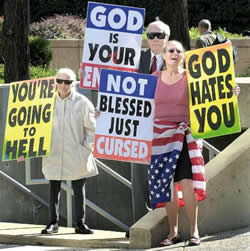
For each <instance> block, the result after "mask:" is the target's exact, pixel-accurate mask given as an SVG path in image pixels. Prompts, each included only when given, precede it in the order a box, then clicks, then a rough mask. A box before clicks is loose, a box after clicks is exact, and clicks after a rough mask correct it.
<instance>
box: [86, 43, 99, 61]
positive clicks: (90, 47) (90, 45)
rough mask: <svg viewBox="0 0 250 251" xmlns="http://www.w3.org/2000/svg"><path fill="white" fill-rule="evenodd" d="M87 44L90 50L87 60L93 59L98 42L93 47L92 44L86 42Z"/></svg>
mask: <svg viewBox="0 0 250 251" xmlns="http://www.w3.org/2000/svg"><path fill="white" fill-rule="evenodd" d="M88 46H89V52H90V57H89V60H90V61H93V60H94V58H95V55H96V52H97V49H98V47H99V44H95V47H94V48H93V44H88Z"/></svg>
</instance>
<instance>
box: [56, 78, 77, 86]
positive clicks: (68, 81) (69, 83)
mask: <svg viewBox="0 0 250 251" xmlns="http://www.w3.org/2000/svg"><path fill="white" fill-rule="evenodd" d="M56 82H57V84H59V85H61V84H62V83H64V84H65V85H71V84H72V83H73V80H68V79H56Z"/></svg>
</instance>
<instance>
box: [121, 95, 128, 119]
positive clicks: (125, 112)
mask: <svg viewBox="0 0 250 251" xmlns="http://www.w3.org/2000/svg"><path fill="white" fill-rule="evenodd" d="M128 101H129V99H128V98H125V99H123V102H122V104H123V108H124V109H123V111H122V114H123V115H125V114H127V113H128Z"/></svg>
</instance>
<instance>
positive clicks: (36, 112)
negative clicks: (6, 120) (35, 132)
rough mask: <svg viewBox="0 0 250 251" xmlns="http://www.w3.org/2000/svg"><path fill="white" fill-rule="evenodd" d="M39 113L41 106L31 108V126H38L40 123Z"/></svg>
mask: <svg viewBox="0 0 250 251" xmlns="http://www.w3.org/2000/svg"><path fill="white" fill-rule="evenodd" d="M41 113H42V105H39V106H33V111H32V118H31V124H32V125H33V124H34V123H38V124H39V123H40V119H41Z"/></svg>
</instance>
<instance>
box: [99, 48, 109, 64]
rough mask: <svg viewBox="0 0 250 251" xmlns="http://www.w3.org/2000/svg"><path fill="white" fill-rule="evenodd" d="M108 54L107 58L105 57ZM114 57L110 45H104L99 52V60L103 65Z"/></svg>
mask: <svg viewBox="0 0 250 251" xmlns="http://www.w3.org/2000/svg"><path fill="white" fill-rule="evenodd" d="M105 54H106V56H105ZM111 55H112V50H111V48H110V47H109V46H108V45H103V46H102V47H101V48H100V50H99V58H100V60H101V61H102V62H103V63H107V62H108V61H109V60H110V58H111Z"/></svg>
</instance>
